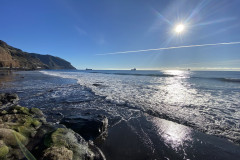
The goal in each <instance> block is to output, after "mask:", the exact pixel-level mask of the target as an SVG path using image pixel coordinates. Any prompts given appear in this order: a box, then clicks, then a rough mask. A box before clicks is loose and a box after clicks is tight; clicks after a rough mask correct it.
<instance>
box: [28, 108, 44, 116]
mask: <svg viewBox="0 0 240 160" xmlns="http://www.w3.org/2000/svg"><path fill="white" fill-rule="evenodd" d="M30 113H33V114H34V115H36V116H38V117H43V116H44V114H43V112H42V111H41V110H40V109H38V108H31V109H30Z"/></svg>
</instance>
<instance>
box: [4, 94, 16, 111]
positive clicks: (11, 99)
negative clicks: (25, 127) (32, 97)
mask: <svg viewBox="0 0 240 160" xmlns="http://www.w3.org/2000/svg"><path fill="white" fill-rule="evenodd" d="M18 100H19V98H18V95H17V94H11V93H1V94H0V108H4V107H6V106H8V105H12V104H15V103H16V102H17V101H18Z"/></svg>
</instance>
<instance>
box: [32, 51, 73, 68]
mask: <svg viewBox="0 0 240 160" xmlns="http://www.w3.org/2000/svg"><path fill="white" fill-rule="evenodd" d="M30 55H31V56H32V57H34V58H37V59H39V60H40V61H41V62H43V63H44V64H45V65H47V66H48V68H50V69H65V68H67V69H75V68H74V67H73V66H72V65H71V63H69V62H68V61H65V60H64V59H61V58H59V57H54V56H51V55H40V54H36V53H30Z"/></svg>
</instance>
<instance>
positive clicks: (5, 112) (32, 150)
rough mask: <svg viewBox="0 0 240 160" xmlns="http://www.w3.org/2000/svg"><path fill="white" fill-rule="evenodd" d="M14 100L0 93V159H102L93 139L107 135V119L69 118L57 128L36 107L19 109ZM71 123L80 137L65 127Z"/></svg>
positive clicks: (12, 95) (13, 97) (14, 96)
mask: <svg viewBox="0 0 240 160" xmlns="http://www.w3.org/2000/svg"><path fill="white" fill-rule="evenodd" d="M17 100H18V96H17V95H15V94H0V159H10V160H12V159H25V158H27V159H40V160H46V159H47V160H72V159H74V160H85V159H86V160H104V159H105V157H104V154H103V153H102V152H101V150H100V149H99V148H98V147H97V146H95V145H94V143H93V141H92V140H94V139H97V138H99V137H104V136H103V135H106V134H104V133H107V119H106V117H98V118H92V119H88V120H87V119H86V117H85V118H84V117H78V118H76V117H69V118H65V119H63V120H62V124H59V125H56V124H52V123H49V122H46V119H45V117H44V114H43V113H42V111H41V110H39V109H38V108H26V107H22V106H19V105H17V104H16V101H17ZM81 118H82V120H81ZM94 121H95V122H94ZM76 122H78V123H77V124H76ZM81 122H84V123H81ZM74 123H75V126H78V127H77V129H76V128H73V130H75V131H76V132H78V133H79V134H78V133H76V132H75V131H73V130H72V129H69V128H67V127H66V126H68V127H70V128H71V126H73V125H71V124H74ZM63 124H65V125H66V126H65V125H63ZM87 126H88V127H87ZM86 133H87V134H89V137H87V136H86ZM81 134H83V135H84V136H85V139H84V138H83V137H82V136H81ZM86 137H87V138H86ZM87 140H88V141H87Z"/></svg>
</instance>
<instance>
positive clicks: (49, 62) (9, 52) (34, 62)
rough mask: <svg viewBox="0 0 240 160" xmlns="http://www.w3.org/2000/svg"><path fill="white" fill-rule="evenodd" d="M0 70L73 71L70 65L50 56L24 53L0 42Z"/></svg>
mask: <svg viewBox="0 0 240 160" xmlns="http://www.w3.org/2000/svg"><path fill="white" fill-rule="evenodd" d="M0 68H15V69H22V70H35V69H75V68H74V67H73V66H72V65H71V63H69V62H68V61H66V60H64V59H61V58H59V57H54V56H51V55H41V54H36V53H28V52H24V51H22V50H20V49H18V48H14V47H12V46H10V45H8V44H7V43H6V42H4V41H2V40H0Z"/></svg>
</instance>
